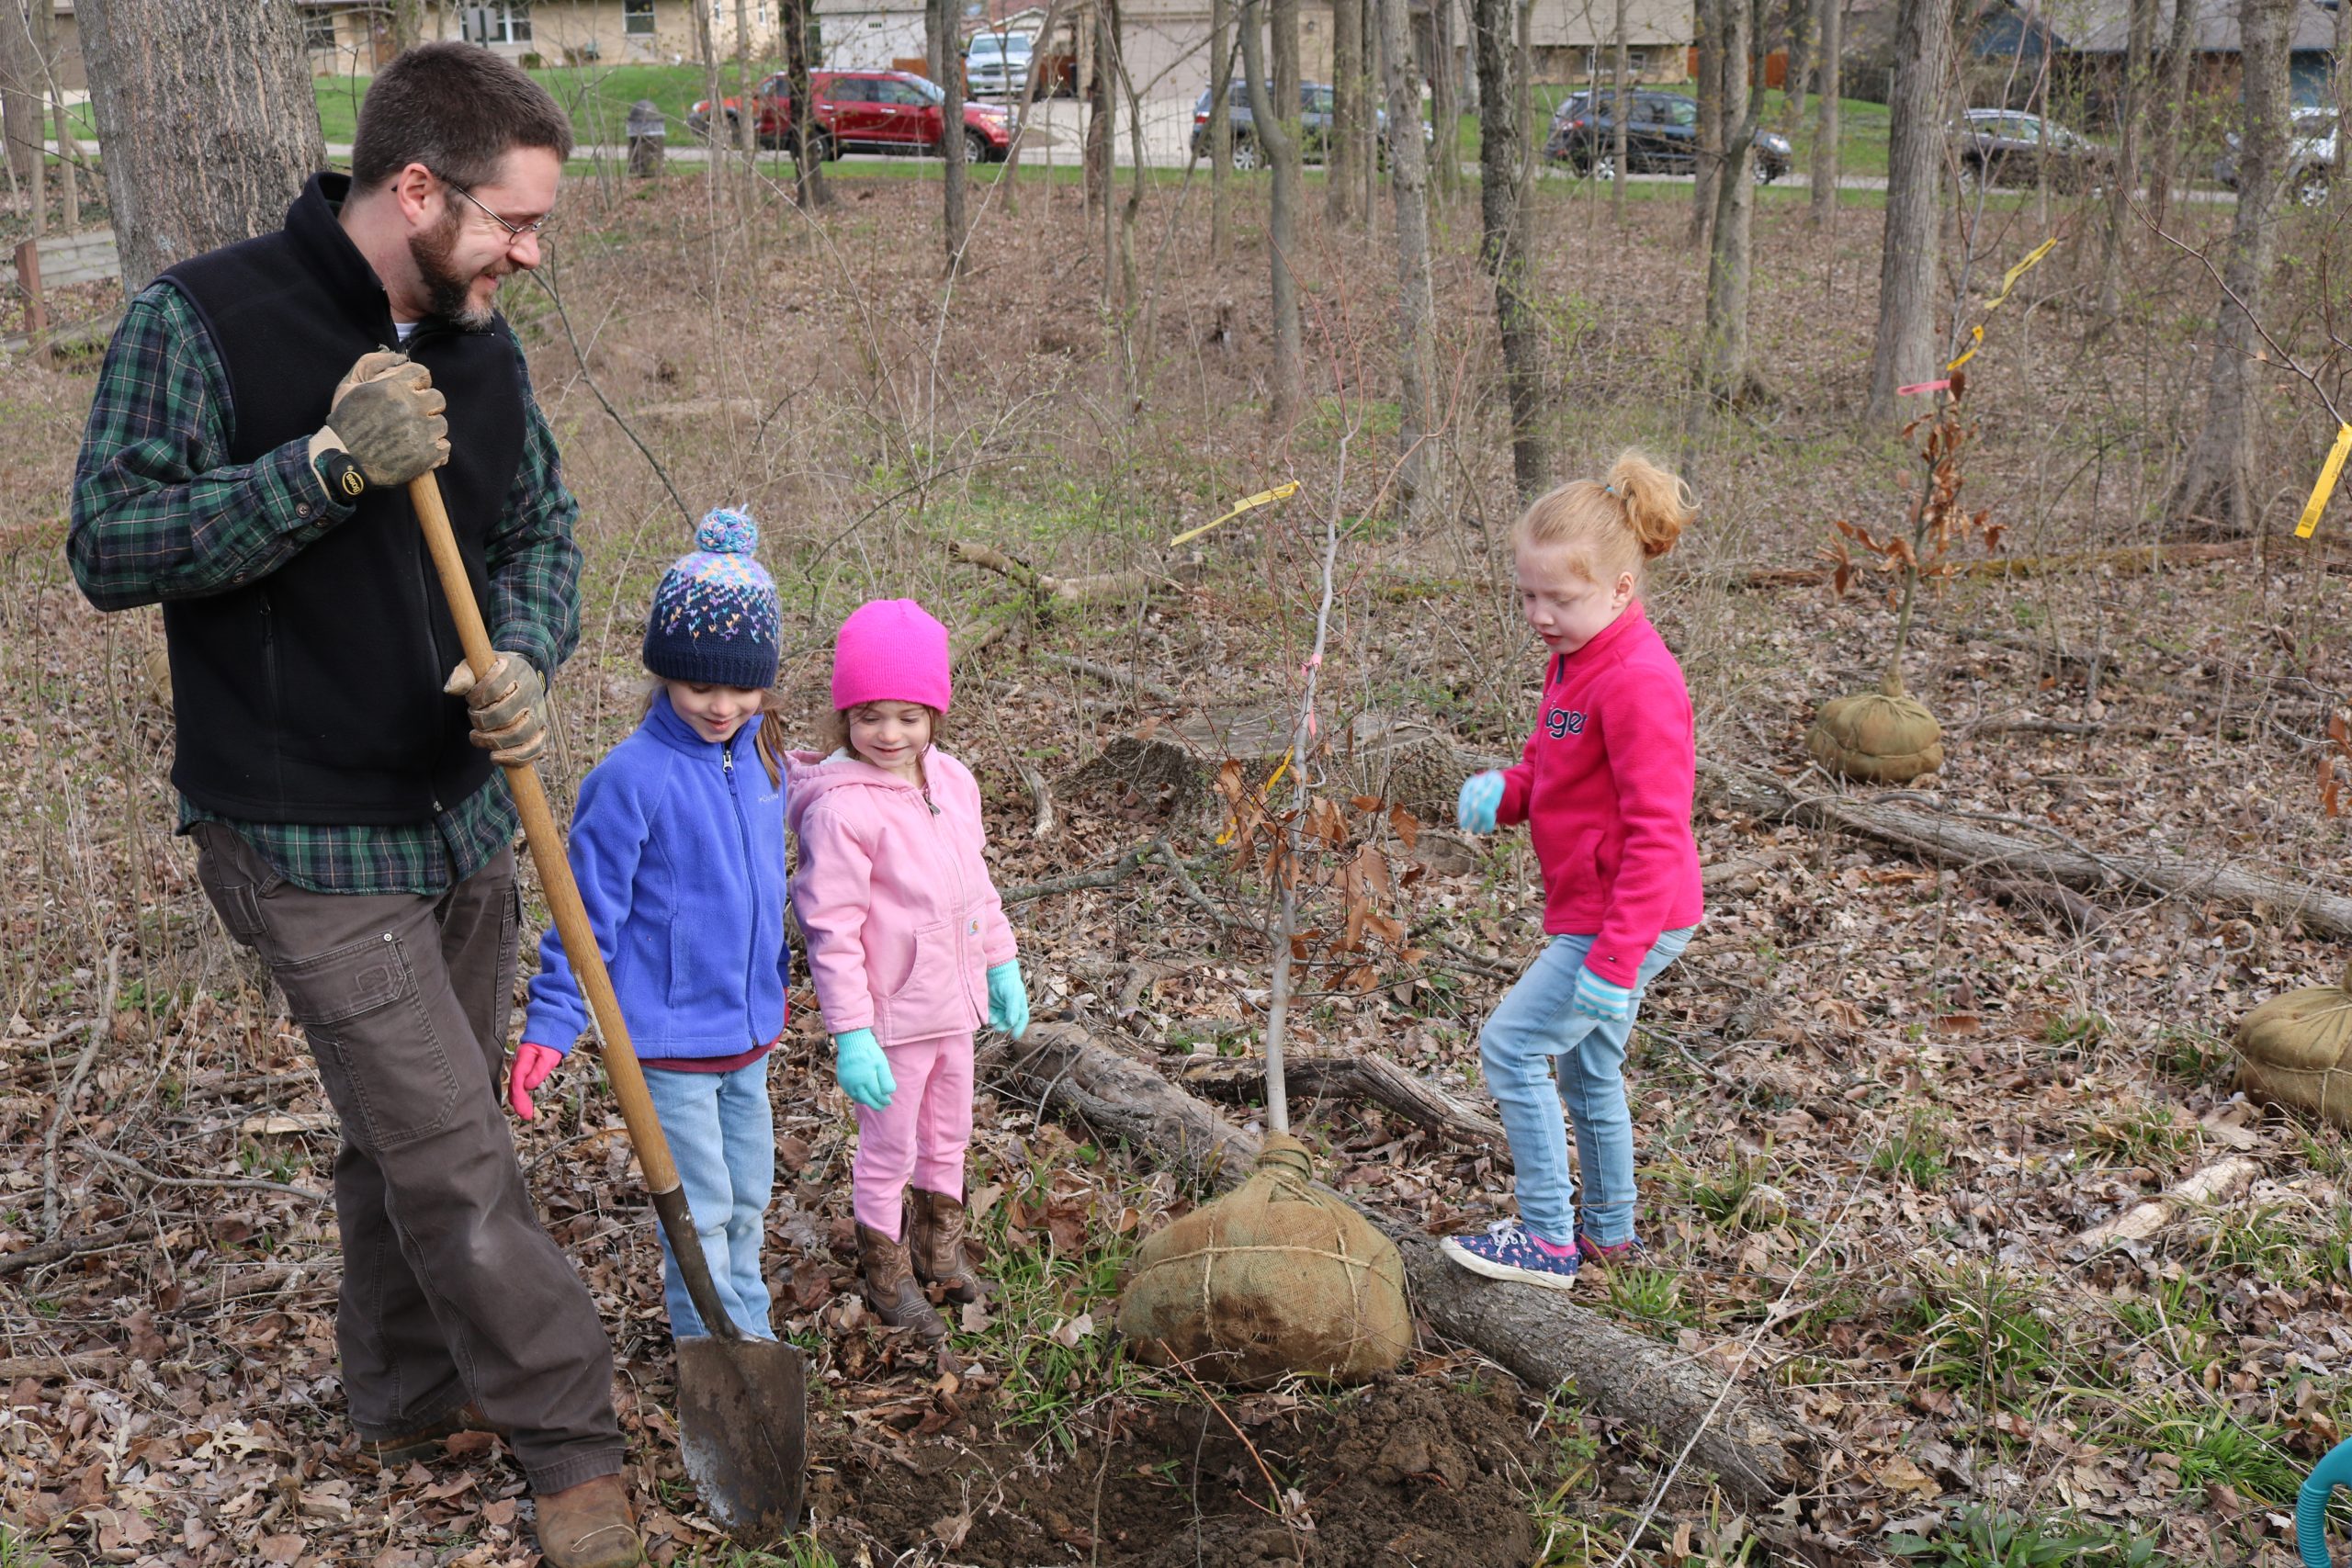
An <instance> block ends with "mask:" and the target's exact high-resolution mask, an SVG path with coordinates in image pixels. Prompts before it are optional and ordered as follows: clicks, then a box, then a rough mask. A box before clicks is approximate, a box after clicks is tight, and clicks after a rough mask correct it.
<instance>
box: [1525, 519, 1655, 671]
mask: <svg viewBox="0 0 2352 1568" xmlns="http://www.w3.org/2000/svg"><path fill="white" fill-rule="evenodd" d="M1584 569H1585V561H1584V558H1583V557H1582V555H1581V554H1580V552H1578V551H1577V549H1576V548H1575V547H1572V546H1569V545H1564V544H1544V543H1543V542H1541V541H1538V540H1532V539H1531V540H1528V541H1526V542H1524V543H1522V544H1521V546H1520V547H1519V549H1518V551H1517V552H1516V557H1515V559H1514V563H1513V566H1512V571H1511V576H1512V580H1513V581H1514V582H1515V583H1516V584H1517V586H1518V589H1519V608H1520V613H1521V615H1525V616H1526V617H1527V624H1528V626H1530V627H1532V629H1533V630H1534V633H1535V635H1536V636H1537V637H1540V638H1542V639H1543V642H1544V647H1545V648H1547V649H1550V650H1551V651H1552V652H1554V653H1574V652H1575V651H1576V650H1577V649H1580V648H1582V647H1583V646H1584V645H1585V644H1586V643H1589V642H1590V641H1591V640H1592V639H1593V638H1594V637H1599V636H1600V634H1601V633H1602V632H1604V631H1606V630H1608V629H1609V626H1610V623H1611V622H1613V621H1614V620H1616V618H1617V617H1618V616H1619V615H1623V614H1624V613H1625V606H1626V605H1628V604H1632V603H1633V602H1634V574H1633V573H1632V572H1630V571H1621V572H1619V573H1618V574H1617V580H1616V581H1614V582H1611V583H1609V584H1607V585H1605V586H1604V585H1603V584H1600V583H1598V582H1595V581H1593V580H1592V579H1591V578H1589V577H1588V576H1586V575H1585V570H1584Z"/></svg>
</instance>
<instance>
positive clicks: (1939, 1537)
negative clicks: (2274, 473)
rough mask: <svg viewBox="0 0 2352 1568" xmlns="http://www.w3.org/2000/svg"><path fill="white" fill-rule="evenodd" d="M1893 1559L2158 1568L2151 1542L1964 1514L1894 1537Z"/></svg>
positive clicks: (1957, 1566) (1968, 1565) (1989, 1510)
mask: <svg viewBox="0 0 2352 1568" xmlns="http://www.w3.org/2000/svg"><path fill="white" fill-rule="evenodd" d="M1886 1549H1887V1551H1889V1552H1891V1553H1892V1554H1893V1555H1894V1556H1896V1557H1898V1558H1901V1559H1902V1560H1904V1561H1905V1562H1913V1563H1917V1564H1920V1565H1921V1568H2061V1565H2062V1564H2063V1565H2064V1568H2160V1565H2161V1564H2163V1563H2164V1562H2165V1559H2163V1558H2161V1557H2158V1556H2157V1555H2156V1547H2155V1542H2154V1541H2153V1540H2148V1539H2146V1538H2144V1537H2142V1536H2138V1535H2121V1536H2119V1535H2117V1534H2116V1533H2115V1532H2114V1531H2113V1530H2111V1529H2106V1528H2104V1527H2102V1526H2098V1525H2090V1524H2076V1523H2071V1522H2067V1521H2063V1520H2057V1519H2042V1518H2036V1517H2032V1516H2030V1515H2023V1514H2012V1513H2010V1512H2009V1511H2008V1510H2007V1509H2006V1508H2002V1507H1997V1506H1990V1507H1987V1506H1976V1507H1969V1508H1963V1509H1962V1510H1961V1511H1960V1512H1959V1513H1957V1514H1955V1515H1953V1516H1952V1517H1951V1521H1950V1522H1949V1523H1947V1524H1945V1525H1944V1526H1942V1527H1941V1528H1940V1529H1937V1530H1936V1531H1935V1533H1934V1534H1933V1535H1931V1536H1921V1535H1913V1534H1911V1533H1910V1532H1908V1531H1897V1532H1896V1533H1894V1535H1891V1536H1889V1537H1887V1539H1886Z"/></svg>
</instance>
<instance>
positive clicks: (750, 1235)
mask: <svg viewBox="0 0 2352 1568" xmlns="http://www.w3.org/2000/svg"><path fill="white" fill-rule="evenodd" d="M645 1087H646V1089H647V1091H648V1093H649V1094H650V1096H651V1097H652V1100H653V1111H654V1114H655V1115H657V1116H659V1117H660V1118H661V1119H662V1135H663V1136H664V1137H666V1138H668V1139H669V1140H670V1157H671V1158H672V1159H673V1160H675V1161H676V1162H677V1166H678V1182H679V1185H680V1186H682V1187H683V1188H684V1190H685V1194H686V1208H687V1209H688V1210H689V1211H690V1212H692V1213H693V1214H694V1217H695V1235H698V1236H700V1237H701V1238H702V1252H703V1257H704V1258H707V1260H708V1261H709V1263H710V1279H711V1283H713V1284H715V1285H717V1286H718V1302H719V1304H720V1305H721V1306H723V1307H725V1308H726V1309H727V1315H728V1316H729V1318H730V1319H732V1320H733V1321H734V1324H735V1326H736V1327H738V1328H740V1329H741V1330H742V1331H743V1332H744V1333H745V1334H748V1335H750V1336H752V1337H754V1338H759V1339H773V1338H775V1330H774V1329H772V1328H770V1327H769V1326H768V1286H767V1281H766V1280H763V1279H762V1278H761V1277H760V1242H761V1239H762V1236H763V1234H764V1233H765V1231H766V1228H767V1212H768V1192H769V1190H770V1189H771V1188H773V1187H774V1186H775V1117H774V1116H773V1114H771V1112H770V1111H769V1110H768V1059H767V1058H766V1057H765V1056H763V1057H761V1058H760V1059H759V1060H758V1061H756V1062H753V1063H752V1065H751V1066H748V1067H738V1068H736V1069H735V1070H734V1071H733V1072H731V1073H680V1072H672V1071H668V1070H666V1069H664V1068H661V1067H649V1068H647V1069H646V1074H645ZM662 1295H663V1298H664V1299H665V1300H666V1301H667V1303H668V1304H669V1308H670V1332H671V1334H672V1335H673V1337H676V1338H680V1339H693V1338H698V1337H703V1336H705V1335H707V1333H708V1332H709V1330H707V1329H706V1328H704V1327H703V1325H702V1314H699V1313H697V1312H695V1303H693V1301H692V1300H690V1299H689V1298H688V1297H687V1295H686V1280H685V1276H684V1275H683V1274H681V1273H679V1272H678V1260H677V1258H675V1257H673V1255H672V1254H671V1251H670V1238H669V1236H667V1235H663V1236H662Z"/></svg>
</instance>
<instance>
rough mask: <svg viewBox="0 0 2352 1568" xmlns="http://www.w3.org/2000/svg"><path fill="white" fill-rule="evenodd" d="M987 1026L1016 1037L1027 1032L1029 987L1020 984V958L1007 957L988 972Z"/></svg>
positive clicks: (1016, 1038) (1018, 1037)
mask: <svg viewBox="0 0 2352 1568" xmlns="http://www.w3.org/2000/svg"><path fill="white" fill-rule="evenodd" d="M989 1028H990V1029H1001V1030H1003V1031H1004V1032H1006V1033H1007V1034H1010V1035H1011V1036H1012V1038H1014V1039H1015V1040H1018V1039H1020V1038H1021V1037H1022V1036H1023V1035H1024V1034H1026V1033H1028V1032H1029V987H1026V986H1024V985H1023V984H1022V983H1021V961H1020V960H1019V959H1017V958H1008V959H1006V960H1005V961H1004V962H1003V963H1001V964H998V965H997V966H996V967H995V968H993V969H990V970H989Z"/></svg>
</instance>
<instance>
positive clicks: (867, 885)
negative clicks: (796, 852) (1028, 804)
mask: <svg viewBox="0 0 2352 1568" xmlns="http://www.w3.org/2000/svg"><path fill="white" fill-rule="evenodd" d="M923 770H924V777H925V778H926V779H927V780H928V782H929V786H930V787H929V788H928V789H924V788H919V787H917V786H916V785H915V784H912V783H910V782H909V781H908V780H906V779H902V778H900V777H899V776H898V775H897V774H896V773H888V772H886V771H885V770H883V769H881V768H877V767H876V766H875V765H874V764H873V763H871V762H868V761H865V760H863V759H862V758H858V757H854V756H850V755H847V754H845V753H841V752H836V753H835V754H834V755H833V756H831V757H829V758H828V757H820V756H818V755H817V753H815V752H813V751H795V752H793V753H791V755H790V756H789V757H787V758H786V767H785V784H786V795H787V796H788V804H787V806H786V816H787V818H788V819H789V821H790V823H791V825H792V830H793V832H795V833H796V834H797V835H798V836H799V839H800V865H799V870H798V872H797V874H796V875H795V876H794V877H793V879H792V907H793V909H794V911H795V912H796V913H797V914H798V915H799V917H800V930H801V932H802V934H803V936H804V938H805V940H806V943H807V946H808V949H809V975H810V976H811V978H812V979H813V980H814V982H815V984H816V987H817V1005H818V1007H819V1008H820V1009H821V1010H823V1012H824V1015H825V1032H827V1033H829V1034H845V1033H847V1032H850V1031H851V1030H853V1029H871V1030H872V1031H874V1032H875V1035H876V1038H878V1039H879V1040H880V1041H881V1043H883V1044H885V1045H890V1044H895V1043H900V1042H906V1041H915V1040H933V1039H937V1038H939V1037H941V1036H943V1035H951V1034H967V1033H970V1032H973V1031H974V1030H977V1029H978V1028H979V1026H980V1025H981V1024H983V1023H985V1022H986V1021H988V1013H989V987H988V971H989V968H990V966H992V965H994V964H1002V963H1005V962H1007V961H1008V960H1010V959H1011V958H1012V956H1013V940H1012V925H1011V924H1010V923H1009V922H1008V921H1007V920H1006V919H1005V918H1004V905H1003V903H1002V901H1001V900H1000V899H999V898H998V897H997V892H996V886H995V885H994V883H992V882H991V881H990V880H989V869H988V862H987V860H986V859H985V857H984V856H983V855H982V853H981V849H982V846H983V845H984V844H985V842H986V841H987V839H986V829H985V826H984V824H983V823H982V820H981V817H980V786H979V785H978V784H977V783H975V782H974V781H973V778H972V773H971V770H970V769H968V768H967V767H965V766H964V764H963V763H961V762H959V761H956V759H955V758H953V757H951V756H949V755H948V754H947V753H946V752H944V751H942V750H939V749H938V748H937V747H933V748H932V749H931V750H929V751H926V752H924V753H923Z"/></svg>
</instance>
